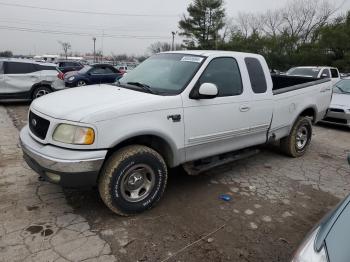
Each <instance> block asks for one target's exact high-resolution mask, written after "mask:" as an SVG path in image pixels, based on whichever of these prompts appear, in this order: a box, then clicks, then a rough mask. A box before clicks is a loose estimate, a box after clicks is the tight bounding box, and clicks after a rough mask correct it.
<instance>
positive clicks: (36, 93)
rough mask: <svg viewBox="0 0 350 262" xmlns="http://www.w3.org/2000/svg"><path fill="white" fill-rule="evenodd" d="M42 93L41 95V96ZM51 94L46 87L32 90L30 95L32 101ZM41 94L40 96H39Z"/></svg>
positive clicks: (49, 89)
mask: <svg viewBox="0 0 350 262" xmlns="http://www.w3.org/2000/svg"><path fill="white" fill-rule="evenodd" d="M41 93H42V94H41ZM50 93H52V90H51V88H49V87H47V86H39V87H37V88H35V89H34V91H33V94H32V100H34V99H36V98H39V97H41V96H44V95H47V94H50ZM40 94H41V95H40Z"/></svg>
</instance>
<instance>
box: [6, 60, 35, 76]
mask: <svg viewBox="0 0 350 262" xmlns="http://www.w3.org/2000/svg"><path fill="white" fill-rule="evenodd" d="M36 71H37V70H36V68H35V65H34V64H31V63H21V62H7V63H6V70H5V74H30V73H33V72H36Z"/></svg>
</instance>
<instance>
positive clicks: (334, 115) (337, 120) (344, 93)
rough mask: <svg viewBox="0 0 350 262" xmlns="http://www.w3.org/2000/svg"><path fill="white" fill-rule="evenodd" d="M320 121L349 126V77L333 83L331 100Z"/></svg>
mask: <svg viewBox="0 0 350 262" xmlns="http://www.w3.org/2000/svg"><path fill="white" fill-rule="evenodd" d="M322 122H326V123H331V124H336V125H342V126H348V127H350V78H346V79H342V80H340V81H339V82H338V83H336V84H335V85H334V88H333V97H332V101H331V104H330V106H329V109H328V111H327V114H326V117H325V118H324V119H323V120H322Z"/></svg>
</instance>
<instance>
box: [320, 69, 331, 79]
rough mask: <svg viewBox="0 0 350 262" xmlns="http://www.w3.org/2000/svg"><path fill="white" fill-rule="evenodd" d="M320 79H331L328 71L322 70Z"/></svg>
mask: <svg viewBox="0 0 350 262" xmlns="http://www.w3.org/2000/svg"><path fill="white" fill-rule="evenodd" d="M321 78H331V76H330V74H329V70H328V69H323V71H322V74H321Z"/></svg>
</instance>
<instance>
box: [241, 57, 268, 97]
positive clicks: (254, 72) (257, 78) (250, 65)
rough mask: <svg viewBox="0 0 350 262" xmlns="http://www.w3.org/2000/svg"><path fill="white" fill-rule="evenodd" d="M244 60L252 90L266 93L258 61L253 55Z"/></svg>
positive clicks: (261, 69)
mask: <svg viewBox="0 0 350 262" xmlns="http://www.w3.org/2000/svg"><path fill="white" fill-rule="evenodd" d="M244 61H245V64H246V66H247V69H248V74H249V78H250V83H251V85H252V89H253V92H254V93H256V94H263V93H266V91H267V83H266V78H265V74H264V70H263V68H262V66H261V64H260V61H259V60H258V59H256V58H253V57H247V58H245V59H244Z"/></svg>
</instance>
